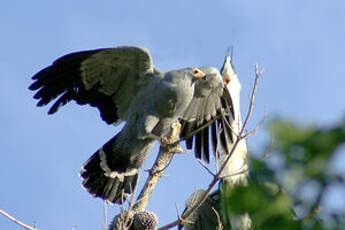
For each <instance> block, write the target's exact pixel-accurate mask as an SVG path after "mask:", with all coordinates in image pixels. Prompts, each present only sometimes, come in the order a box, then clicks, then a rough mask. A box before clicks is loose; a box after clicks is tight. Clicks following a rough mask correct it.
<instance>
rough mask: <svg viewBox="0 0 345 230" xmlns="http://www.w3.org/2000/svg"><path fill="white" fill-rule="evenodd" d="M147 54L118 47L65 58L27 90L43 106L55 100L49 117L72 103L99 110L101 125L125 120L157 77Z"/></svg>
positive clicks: (136, 48) (43, 72)
mask: <svg viewBox="0 0 345 230" xmlns="http://www.w3.org/2000/svg"><path fill="white" fill-rule="evenodd" d="M155 73H158V72H156V70H155V68H154V67H153V64H152V59H151V55H150V53H149V51H148V50H147V49H145V48H141V47H117V48H106V49H96V50H89V51H82V52H76V53H71V54H68V55H65V56H63V57H61V58H59V59H57V60H56V61H54V62H53V64H52V65H51V66H48V67H47V68H45V69H43V70H41V71H40V72H38V73H37V74H35V75H34V76H33V77H32V79H33V80H35V81H34V83H33V84H32V85H31V86H30V87H29V89H30V90H37V92H36V94H35V95H34V98H35V99H37V100H38V103H37V105H38V106H44V105H47V104H48V103H50V102H51V101H53V100H54V99H56V98H58V99H57V100H56V102H55V103H54V104H53V106H52V107H51V109H50V110H49V114H52V113H55V112H57V111H58V109H59V108H60V107H61V106H63V105H65V104H66V103H67V102H69V101H71V100H75V101H76V102H77V103H78V104H81V105H84V104H89V105H91V106H95V107H97V108H98V109H99V111H100V114H101V117H102V119H103V120H104V121H106V122H107V123H108V124H109V123H114V122H116V121H118V120H119V119H121V120H126V118H127V114H128V108H129V105H130V103H131V101H132V100H133V98H134V97H135V96H136V94H137V93H138V92H139V91H140V89H141V87H144V86H145V85H147V84H149V83H150V81H151V80H153V79H154V78H155V77H157V76H158V75H159V74H155Z"/></svg>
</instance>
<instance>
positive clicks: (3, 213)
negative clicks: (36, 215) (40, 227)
mask: <svg viewBox="0 0 345 230" xmlns="http://www.w3.org/2000/svg"><path fill="white" fill-rule="evenodd" d="M0 213H1V214H2V215H4V216H6V217H7V218H8V219H10V220H11V221H12V222H14V223H16V224H18V225H20V226H22V227H23V228H25V229H29V230H37V228H36V227H31V226H29V225H26V224H24V223H23V222H21V221H19V220H17V219H16V218H14V217H13V216H11V215H10V214H8V213H7V212H5V211H3V210H2V209H0Z"/></svg>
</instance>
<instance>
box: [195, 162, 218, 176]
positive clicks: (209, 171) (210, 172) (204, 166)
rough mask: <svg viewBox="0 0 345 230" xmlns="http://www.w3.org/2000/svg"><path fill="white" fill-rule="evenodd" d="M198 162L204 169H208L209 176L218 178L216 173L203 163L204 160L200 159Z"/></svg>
mask: <svg viewBox="0 0 345 230" xmlns="http://www.w3.org/2000/svg"><path fill="white" fill-rule="evenodd" d="M198 162H199V164H200V165H201V166H202V167H203V168H204V169H206V171H207V172H208V173H209V174H211V175H212V176H213V177H215V176H216V174H214V173H213V172H212V171H211V169H209V168H208V167H207V166H206V165H205V164H204V162H203V161H202V160H200V159H198Z"/></svg>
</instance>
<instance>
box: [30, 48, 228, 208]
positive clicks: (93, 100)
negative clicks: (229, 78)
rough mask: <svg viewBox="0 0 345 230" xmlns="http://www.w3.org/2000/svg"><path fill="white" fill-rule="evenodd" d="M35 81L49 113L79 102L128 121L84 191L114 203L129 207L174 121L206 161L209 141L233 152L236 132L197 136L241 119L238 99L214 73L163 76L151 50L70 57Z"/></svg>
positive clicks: (99, 157) (90, 170) (97, 158)
mask: <svg viewBox="0 0 345 230" xmlns="http://www.w3.org/2000/svg"><path fill="white" fill-rule="evenodd" d="M32 79H33V80H34V82H33V83H32V84H31V85H30V86H29V89H30V90H33V91H36V93H35V94H34V96H33V97H34V99H37V100H38V102H37V106H39V107H40V106H45V105H48V104H49V103H50V102H52V103H53V105H52V106H51V107H50V109H49V111H48V114H54V113H56V112H57V111H58V110H59V108H60V107H62V106H64V105H65V104H67V103H68V102H70V101H72V100H73V101H75V102H76V103H77V104H79V105H85V104H88V105H90V106H92V107H96V108H97V109H98V110H99V112H100V117H101V118H102V120H103V121H105V122H106V123H107V124H114V125H115V126H117V125H119V124H121V123H124V126H123V128H122V129H121V130H120V131H119V132H118V133H116V134H115V136H114V137H113V138H111V139H110V140H109V141H107V142H106V143H105V144H104V145H103V146H102V147H100V148H99V149H98V150H97V151H96V152H95V153H94V154H93V155H91V157H90V158H89V159H88V160H87V161H86V162H85V163H84V164H83V166H82V170H81V173H80V176H81V178H82V180H83V181H82V185H83V187H84V188H86V190H87V191H88V192H89V193H90V194H92V195H93V196H94V197H99V198H101V199H103V200H105V201H107V202H109V203H118V204H122V203H123V202H124V200H125V199H126V198H127V197H128V196H129V195H130V194H132V193H133V190H134V188H135V187H136V185H137V182H138V177H139V172H140V169H141V167H142V165H143V162H144V161H145V159H146V158H147V156H148V154H149V153H150V152H151V149H152V147H153V145H154V143H155V141H157V140H160V141H161V140H162V138H164V137H165V136H166V135H168V132H169V129H170V126H171V125H172V124H173V123H174V122H177V121H178V122H179V123H181V125H182V130H181V134H180V138H181V140H184V139H185V142H186V144H187V145H188V147H190V148H192V147H193V146H194V148H195V149H196V150H195V155H196V157H197V158H199V159H204V160H205V161H206V162H208V161H209V145H210V144H209V139H211V142H212V146H214V148H215V146H217V145H218V144H219V143H220V144H221V145H222V146H223V147H224V148H228V146H227V145H226V143H225V140H228V139H230V138H231V137H232V133H231V132H232V131H231V129H225V130H224V131H220V130H217V131H219V132H220V135H218V134H219V133H218V134H217V133H213V134H212V135H211V137H210V138H209V136H208V134H206V133H205V132H202V135H200V133H197V132H196V131H198V130H199V129H200V130H201V131H203V130H206V128H207V127H208V126H209V125H211V124H213V123H215V122H218V123H222V124H224V123H225V122H226V121H231V120H232V119H233V117H234V112H233V104H232V101H231V97H230V93H229V91H228V89H227V87H226V85H225V84H224V82H223V79H222V77H221V74H220V73H219V71H218V70H217V69H216V68H214V67H200V68H192V67H188V68H182V69H177V70H172V71H168V72H163V71H161V70H159V69H158V68H156V67H155V66H154V65H153V61H152V57H151V54H150V52H149V50H148V49H146V48H144V47H139V46H119V47H115V48H101V49H94V50H86V51H80V52H75V53H70V54H67V55H65V56H62V57H60V58H58V59H57V60H56V61H54V62H53V63H52V64H51V65H50V66H48V67H46V68H44V69H42V70H41V71H39V72H38V73H36V74H35V75H34V76H33V77H32ZM205 127H206V128H205ZM218 137H219V139H220V140H218ZM193 140H194V141H193ZM201 152H202V154H203V155H201Z"/></svg>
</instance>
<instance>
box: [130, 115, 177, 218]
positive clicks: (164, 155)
mask: <svg viewBox="0 0 345 230" xmlns="http://www.w3.org/2000/svg"><path fill="white" fill-rule="evenodd" d="M171 128H172V130H171V132H170V134H171V135H170V136H169V139H170V140H169V142H170V143H172V144H171V145H173V146H176V145H177V144H178V142H176V140H177V139H178V137H179V134H180V131H181V124H180V123H178V122H176V123H174V124H173V125H172V127H171ZM171 145H166V146H165V145H161V147H160V150H159V154H158V156H157V158H156V161H155V163H154V164H153V167H152V169H151V170H150V174H149V177H148V178H147V180H146V182H145V185H144V187H143V189H142V190H141V192H140V194H139V197H138V199H137V201H136V203H135V204H134V207H133V211H134V212H139V211H144V210H145V208H146V206H147V203H148V200H149V198H150V196H151V194H152V192H153V189H154V188H155V186H156V184H157V182H158V180H159V178H161V177H162V176H163V171H164V169H165V168H166V167H167V166H168V165H169V163H170V162H171V160H172V158H173V156H174V154H175V152H173V150H175V149H176V148H173V149H171Z"/></svg>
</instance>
